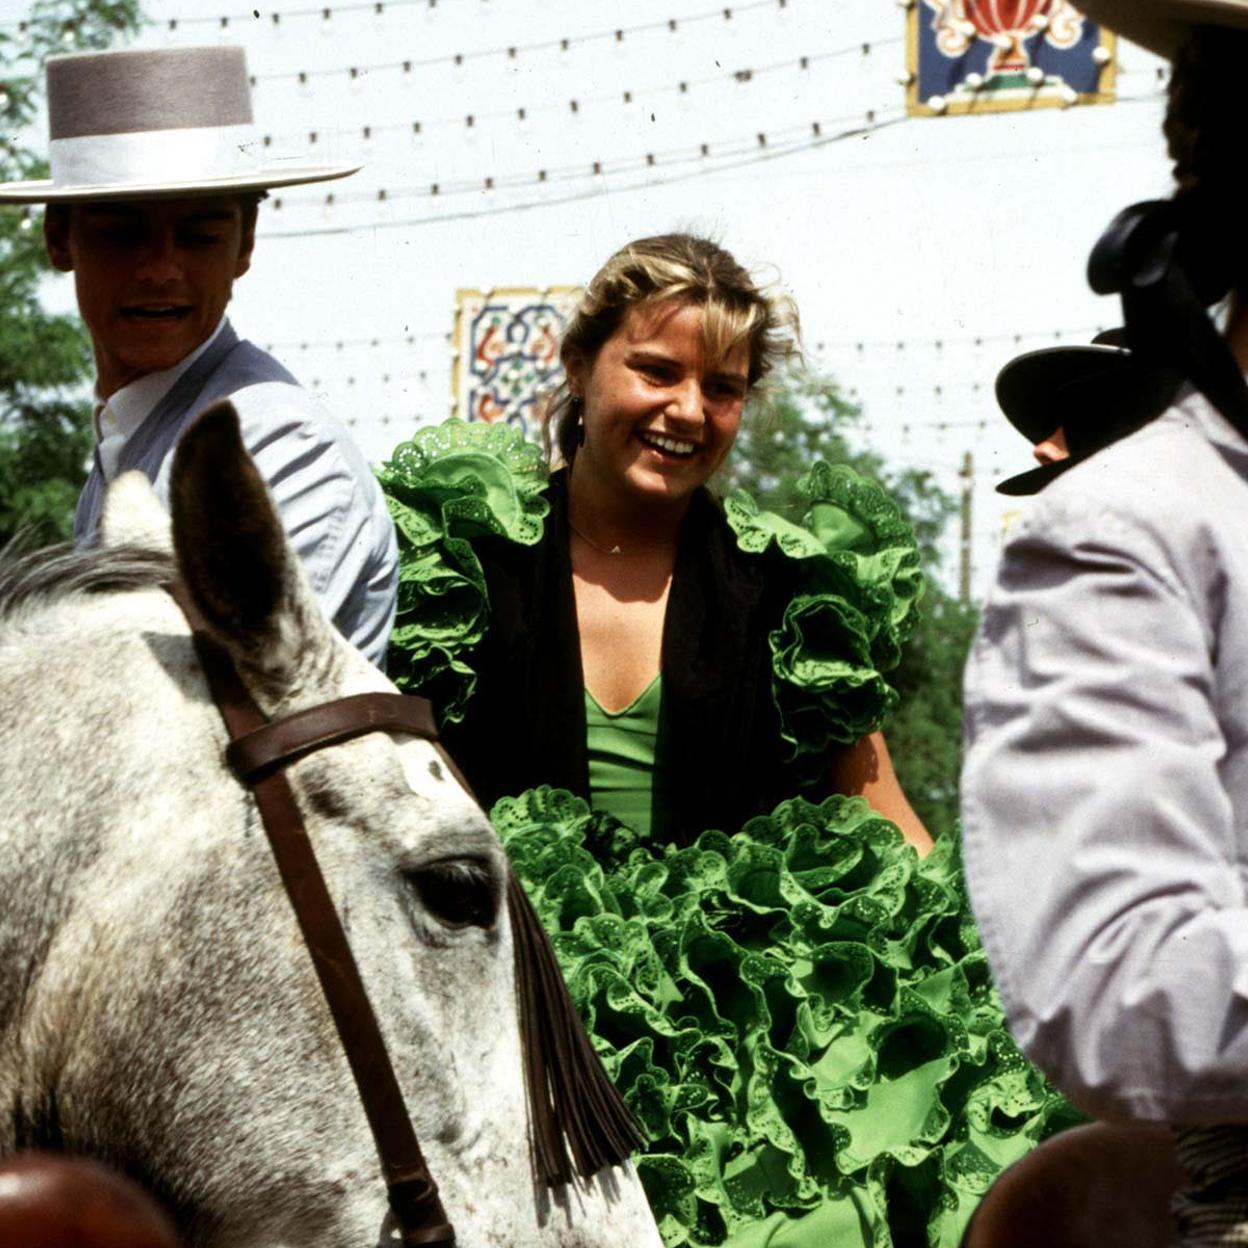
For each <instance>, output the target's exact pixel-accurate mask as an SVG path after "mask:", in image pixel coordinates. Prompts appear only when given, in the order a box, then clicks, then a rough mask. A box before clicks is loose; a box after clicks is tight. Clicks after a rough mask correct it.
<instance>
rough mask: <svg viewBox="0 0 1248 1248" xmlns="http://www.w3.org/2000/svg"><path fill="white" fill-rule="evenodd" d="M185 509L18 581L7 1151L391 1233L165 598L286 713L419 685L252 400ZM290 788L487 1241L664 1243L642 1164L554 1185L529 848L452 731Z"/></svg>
mask: <svg viewBox="0 0 1248 1248" xmlns="http://www.w3.org/2000/svg"><path fill="white" fill-rule="evenodd" d="M171 494H172V498H173V500H174V502H173V517H172V518H173V524H172V552H171V551H170V548H169V545H168V539H167V537H165V536H164V535H163V534H162V531H161V524H160V521H159V517H158V514H157V513H154V512H153V510H152V508H153V506H154V502H153V500H152V498H151V497H150V494H149V492H148V491H146V490H145V488H144V487H143V485H142V484H141V483H138V482H136V481H135V480H134V479H133V478H123V479H122V480H121V481H119V482H118V483H117V485H116V486H115V487H114V490H113V492H112V494H111V495H110V498H109V501H108V506H107V508H106V514H105V522H104V531H103V539H102V540H103V547H102V549H101V550H99V551H98V552H92V553H89V554H82V553H79V554H72V553H66V552H62V553H60V554H58V555H55V556H52V557H50V558H31V557H27V558H26V559H23V560H20V561H18V562H17V563H16V564H14V565H13V566H12V568H11V569H10V570H9V571H8V573H7V574H5V573H3V572H0V792H3V793H4V795H5V798H4V813H3V814H0V890H2V891H3V895H4V896H5V897H6V898H17V899H18V904H16V905H12V906H8V905H7V904H6V907H5V908H3V913H0V1152H4V1151H9V1150H11V1149H13V1148H15V1147H18V1148H20V1147H23V1146H43V1147H48V1146H53V1147H65V1148H69V1149H71V1150H73V1151H80V1152H86V1153H90V1154H93V1155H95V1156H98V1157H100V1158H101V1159H103V1160H106V1161H110V1162H112V1163H114V1164H116V1165H119V1166H120V1167H121V1168H123V1169H125V1170H127V1171H129V1172H130V1173H131V1174H132V1175H134V1176H135V1177H138V1178H139V1179H141V1180H142V1181H144V1182H146V1183H147V1184H148V1185H149V1186H150V1187H151V1188H153V1189H154V1190H155V1191H156V1193H157V1194H158V1195H160V1196H161V1197H163V1198H164V1199H165V1200H166V1201H167V1202H168V1203H169V1205H170V1206H171V1208H172V1209H173V1210H174V1212H175V1214H176V1216H177V1219H178V1221H179V1223H180V1225H181V1227H182V1229H183V1232H184V1234H185V1235H186V1237H187V1240H188V1242H189V1243H190V1244H193V1245H213V1246H214V1248H226V1246H229V1248H234V1246H236V1245H237V1246H238V1248H242V1246H243V1245H246V1246H247V1248H253V1246H255V1248H260V1246H265V1245H273V1246H274V1248H276V1246H277V1245H286V1244H295V1243H298V1244H300V1245H301V1248H321V1246H323V1248H331V1246H332V1248H370V1246H371V1245H374V1244H376V1243H377V1242H378V1239H379V1236H380V1237H382V1239H383V1240H384V1238H385V1234H384V1233H383V1223H385V1222H386V1219H387V1215H386V1199H385V1191H384V1184H383V1183H382V1181H381V1177H380V1172H379V1167H378V1162H377V1154H376V1151H375V1148H374V1144H373V1140H372V1137H371V1135H370V1133H369V1129H368V1126H367V1124H366V1121H365V1118H364V1114H363V1111H362V1109H361V1107H360V1103H359V1100H358V1098H357V1096H356V1092H355V1088H354V1085H353V1082H352V1079H351V1075H350V1072H349V1069H348V1066H347V1062H346V1060H345V1058H344V1055H343V1052H342V1049H341V1047H340V1045H339V1042H338V1039H337V1036H336V1033H335V1031H334V1027H333V1024H332V1022H331V1019H330V1016H329V1013H328V1010H327V1008H326V1006H325V1003H324V1001H323V999H322V997H321V994H320V991H319V988H318V985H317V982H316V979H315V976H314V974H313V971H312V967H311V963H310V960H309V957H308V954H307V951H306V950H305V948H304V946H303V942H302V940H301V938H300V935H299V932H298V929H297V926H296V922H295V919H294V916H293V912H292V909H291V906H290V904H289V902H288V901H287V898H286V896H285V893H284V892H283V889H282V886H281V883H280V880H279V877H278V872H277V869H276V866H275V864H274V861H273V858H272V855H271V854H270V852H269V847H268V844H267V841H266V838H265V836H264V834H263V832H262V831H261V829H260V827H259V824H258V820H257V816H256V810H255V806H254V804H253V801H252V799H251V797H250V796H249V794H248V793H247V792H246V791H245V790H244V789H243V788H242V787H240V785H239V784H238V782H237V781H236V780H235V779H234V778H233V776H232V775H231V774H230V772H229V771H228V769H227V767H226V765H225V762H224V747H225V734H224V729H223V726H222V723H221V720H220V716H219V714H218V712H217V710H216V708H215V706H214V705H213V703H212V700H211V698H210V696H209V693H208V690H207V687H206V685H205V682H204V678H203V675H202V672H201V671H200V668H199V665H198V662H197V660H196V657H195V653H194V650H193V647H192V645H191V642H190V637H189V635H188V627H187V625H186V623H185V620H184V619H183V618H182V616H181V614H180V612H179V611H178V609H177V607H175V606H174V604H173V602H172V600H171V599H170V598H169V597H168V595H167V594H166V593H164V592H163V590H162V589H161V585H162V584H163V583H164V582H166V581H168V580H169V579H171V577H173V576H177V577H178V578H179V579H180V580H181V581H182V583H183V585H184V586H185V588H186V590H187V592H188V594H189V596H190V597H191V598H192V600H193V601H194V603H195V604H196V605H197V607H198V609H199V611H200V613H201V614H202V615H203V617H204V619H205V621H206V622H207V625H208V628H209V630H210V632H211V633H212V634H213V635H214V636H215V638H216V639H217V641H218V642H219V643H220V644H221V645H223V646H224V647H225V649H226V650H227V651H228V652H229V654H230V656H231V657H232V659H233V661H234V664H235V666H236V667H237V669H238V671H239V673H240V674H241V676H242V678H243V680H244V683H245V684H246V685H247V686H248V688H249V689H250V691H251V693H252V695H253V697H254V698H255V699H256V701H257V702H258V703H259V705H260V707H261V708H262V710H263V711H264V712H265V713H266V714H268V715H270V716H277V715H286V714H290V713H293V712H297V711H300V710H302V709H305V708H309V707H312V706H316V705H319V704H321V703H324V702H327V701H331V700H333V699H336V698H341V697H343V696H347V695H351V694H356V693H365V692H369V691H383V690H390V689H392V686H391V685H390V684H389V682H387V681H386V679H385V677H384V676H382V675H381V674H380V673H379V672H378V671H377V670H376V669H375V668H373V667H372V666H371V664H369V663H368V662H367V660H365V659H364V658H363V657H362V656H361V655H359V654H358V652H356V651H355V650H354V649H353V648H352V647H351V646H350V645H349V644H348V643H347V642H346V641H344V640H343V638H342V637H341V636H339V635H338V634H337V633H336V632H335V630H334V629H333V628H332V626H331V625H330V624H329V623H328V622H327V620H326V618H325V616H324V614H323V613H322V611H321V610H320V608H319V606H318V604H317V602H316V599H315V597H314V595H313V593H312V590H311V588H310V587H309V585H308V582H307V579H306V577H305V575H304V572H303V570H302V568H301V566H300V565H299V563H298V560H297V559H296V558H295V556H294V555H293V554H292V553H291V551H290V548H289V546H288V544H287V542H286V539H285V536H284V534H283V531H282V528H281V525H280V523H279V522H278V519H277V517H276V515H275V513H274V510H273V507H272V504H271V502H270V500H269V497H268V494H267V491H266V490H265V487H264V485H263V482H262V481H261V479H260V477H259V475H258V474H257V472H256V470H255V468H254V465H252V463H251V461H250V460H249V459H248V458H247V456H246V454H245V452H244V449H243V446H242V443H241V440H240V438H239V434H238V426H237V420H236V418H235V416H234V414H233V412H232V410H231V409H229V408H228V407H223V408H219V409H214V410H213V411H211V412H210V413H208V414H206V415H205V417H203V418H201V419H200V421H198V422H197V423H196V425H195V426H194V427H193V428H192V429H191V430H189V431H188V432H187V434H186V435H185V436H184V438H183V440H182V443H181V444H180V447H179V452H178V456H177V461H176V464H175V468H174V474H173V481H172V491H171ZM162 547H163V550H162ZM287 774H288V776H289V780H290V783H291V787H292V789H293V790H294V793H295V796H296V799H297V802H298V805H299V807H300V809H301V812H302V814H303V817H304V822H305V824H306V827H307V829H308V834H309V837H310V839H311V840H312V842H313V844H314V846H315V848H316V852H317V855H318V857H319V858H320V861H321V866H322V869H323V870H324V873H325V876H326V879H327V881H328V884H329V888H330V892H331V893H332V895H333V898H334V901H335V903H336V906H337V909H338V911H339V914H340V915H341V917H342V920H343V924H344V926H345V928H346V931H347V934H348V937H349V939H350V942H351V945H352V948H353V950H354V953H355V957H356V960H357V962H358V964H359V967H360V971H361V973H362V976H363V979H364V982H365V984H366V986H367V989H368V993H369V996H370V998H371V1000H372V1004H373V1007H374V1010H375V1012H376V1014H377V1016H378V1018H379V1020H380V1023H381V1028H382V1032H383V1034H384V1037H385V1040H386V1044H387V1047H388V1048H389V1051H390V1056H391V1060H392V1062H393V1065H394V1067H395V1070H396V1073H397V1075H398V1079H399V1083H400V1085H401V1087H402V1091H403V1094H404V1097H405V1099H406V1101H407V1103H408V1106H409V1108H410V1110H411V1116H412V1120H413V1122H414V1125H415V1127H416V1130H417V1133H418V1135H419V1137H420V1141H421V1145H422V1147H423V1149H424V1152H425V1155H426V1157H427V1159H428V1162H429V1167H430V1170H431V1172H432V1173H433V1175H434V1177H435V1178H436V1180H437V1182H438V1184H439V1186H440V1187H441V1190H442V1197H443V1202H444V1204H445V1206H446V1209H447V1212H448V1214H449V1215H450V1218H451V1220H452V1222H453V1223H454V1225H455V1227H456V1230H457V1232H458V1235H459V1243H460V1245H461V1246H462V1248H476V1246H478V1245H481V1246H484V1245H518V1244H535V1245H555V1244H564V1245H570V1246H571V1245H578V1246H579V1245H585V1246H589V1245H599V1244H602V1245H605V1244H608V1243H610V1244H629V1245H633V1244H657V1243H658V1239H657V1236H656V1233H655V1231H654V1228H653V1222H652V1220H651V1219H650V1217H649V1214H648V1211H647V1210H646V1207H645V1203H644V1198H643V1197H642V1195H641V1193H640V1189H639V1188H638V1186H637V1184H636V1182H635V1179H634V1178H633V1176H632V1173H631V1171H630V1170H621V1171H618V1172H615V1173H614V1174H613V1175H608V1176H604V1177H601V1178H600V1179H599V1180H597V1181H595V1182H593V1183H590V1184H587V1185H585V1186H584V1187H578V1188H577V1189H575V1190H574V1191H573V1190H568V1191H566V1192H563V1193H559V1194H558V1195H559V1199H556V1200H555V1201H554V1202H553V1203H552V1202H550V1201H548V1200H547V1199H546V1197H545V1194H544V1193H543V1192H541V1191H539V1190H538V1188H537V1186H536V1185H535V1183H534V1179H533V1171H532V1166H531V1164H530V1158H529V1142H528V1132H527V1116H526V1105H525V1092H524V1082H523V1078H522V1073H521V1053H520V1044H519V1038H518V1030H517V1023H516V999H515V988H514V983H513V973H512V944H511V929H510V925H509V921H508V914H507V907H506V904H505V880H506V871H505V862H504V859H503V856H502V852H501V850H500V848H499V845H498V842H497V840H496V839H495V837H494V834H493V832H492V830H491V829H490V826H489V824H488V822H487V821H486V819H485V818H484V816H483V815H482V814H481V812H480V810H479V809H478V808H477V806H476V805H475V804H474V803H473V802H472V801H471V799H470V798H469V797H468V796H467V795H466V794H465V793H464V791H463V790H462V788H461V787H460V786H459V784H458V783H457V782H456V780H455V778H454V776H453V774H452V773H451V771H450V770H449V768H448V767H447V766H446V765H445V763H444V761H443V760H442V758H441V757H440V756H439V754H438V752H437V750H436V749H435V747H434V746H432V745H430V744H429V743H428V742H426V741H423V740H418V739H416V738H413V737H402V736H398V735H391V734H386V733H380V732H377V733H370V734H368V735H366V736H361V737H359V738H357V739H355V740H352V741H350V742H347V743H343V744H339V745H336V746H333V747H332V748H328V749H325V750H323V751H319V752H317V753H314V754H311V755H309V756H307V757H305V758H302V759H300V760H299V761H298V762H295V763H293V764H292V765H291V766H290V767H289V768H288V769H287ZM10 1123H11V1124H12V1126H11V1128H10V1125H9V1124H10ZM565 1197H566V1198H565Z"/></svg>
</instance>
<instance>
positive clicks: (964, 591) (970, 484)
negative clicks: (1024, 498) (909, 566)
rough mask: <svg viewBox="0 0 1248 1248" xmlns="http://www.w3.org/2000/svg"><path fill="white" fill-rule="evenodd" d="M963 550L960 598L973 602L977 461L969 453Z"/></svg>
mask: <svg viewBox="0 0 1248 1248" xmlns="http://www.w3.org/2000/svg"><path fill="white" fill-rule="evenodd" d="M961 477H962V549H961V558H960V560H959V577H958V597H959V598H960V599H961V600H962V602H963V603H969V602H970V601H971V502H972V499H973V497H974V493H975V461H974V459H973V458H972V456H971V452H970V451H967V452H966V455H965V456H964V457H963V459H962V472H961Z"/></svg>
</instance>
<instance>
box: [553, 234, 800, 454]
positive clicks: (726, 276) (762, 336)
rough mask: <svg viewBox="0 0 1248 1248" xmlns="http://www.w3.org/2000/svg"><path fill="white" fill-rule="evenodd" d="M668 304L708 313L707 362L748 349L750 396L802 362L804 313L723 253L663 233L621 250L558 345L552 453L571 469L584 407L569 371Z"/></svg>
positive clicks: (704, 243)
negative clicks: (641, 313) (559, 376)
mask: <svg viewBox="0 0 1248 1248" xmlns="http://www.w3.org/2000/svg"><path fill="white" fill-rule="evenodd" d="M665 303H686V304H694V305H696V306H697V307H700V308H701V309H702V310H703V316H702V334H703V341H704V346H705V350H706V353H707V357H708V358H709V359H711V360H716V361H718V360H722V359H724V358H725V357H726V356H728V355H729V354H731V353H732V352H733V351H734V350H735V349H736V348H737V347H739V346H741V345H742V344H745V345H746V346H748V348H749V367H748V373H747V377H748V382H749V392H748V394H749V397H750V398H751V399H757V398H759V397H760V396H761V395H762V393H763V386H762V384H761V383H762V382H763V380H764V378H766V377H767V375H768V374H769V373H770V372H771V371H772V369H774V368H775V367H776V365H777V364H779V363H782V362H786V361H789V360H792V359H795V358H797V357H799V356H800V354H801V348H800V330H799V322H798V315H797V306H796V304H794V302H793V300H792V299H791V298H790V297H789V296H788V295H785V294H779V293H772V292H769V291H766V290H764V289H762V288H761V287H760V286H759V285H758V283H757V282H756V281H755V280H754V279H753V278H752V277H751V276H750V274H749V272H747V270H746V269H745V268H744V267H743V266H742V265H740V264H738V263H737V261H736V260H735V259H734V258H733V257H732V256H731V255H730V254H729V253H728V252H727V251H725V250H724V249H723V248H722V247H720V246H718V245H717V244H716V243H713V242H711V241H710V240H709V239H705V238H698V237H697V236H696V235H693V234H660V235H657V236H655V237H654V238H639V239H637V240H636V241H634V242H631V243H629V244H628V245H627V246H626V247H622V248H621V249H620V250H619V251H617V252H616V253H615V255H613V256H612V257H611V259H610V260H608V261H607V262H606V264H604V265H603V266H602V268H601V269H599V270H598V272H597V273H596V274H595V275H594V277H593V279H592V280H591V281H590V283H589V285H588V286H586V288H585V291H584V294H582V296H581V300H580V303H579V304H578V305H577V309H576V311H575V312H574V313H573V315H572V319H571V320H570V321H569V322H568V327H567V329H566V330H565V331H564V334H563V340H562V342H561V343H560V346H559V358H560V360H561V361H562V362H563V367H564V372H565V377H564V380H563V381H562V382H561V383H560V384H559V386H558V387H557V388H556V389H555V390H554V392H553V393H552V394H551V395H550V397H549V398H548V399H547V402H546V407H545V411H544V413H543V416H542V423H543V427H544V440H545V443H546V450H547V454H548V455H549V454H550V453H551V449H552V446H553V447H555V448H557V449H558V452H559V455H560V457H561V458H562V459H563V462H564V463H569V464H570V463H571V462H572V458H573V456H574V455H575V454H576V447H577V441H578V433H579V431H578V426H579V423H580V413H579V402H578V401H577V400H576V399H575V398H574V397H573V395H572V392H571V390H570V389H569V386H568V380H567V377H566V373H567V372H568V369H569V366H570V365H572V364H574V363H580V364H582V365H586V366H592V364H593V362H594V360H595V359H596V358H597V355H598V352H599V351H600V350H601V349H602V345H603V343H605V342H606V341H607V339H608V338H610V337H611V335H612V334H614V333H615V331H616V330H617V329H619V327H620V325H621V324H622V323H623V321H624V318H625V317H626V316H627V315H628V313H629V312H631V311H632V310H633V309H634V308H657V307H658V306H660V305H661V304H665Z"/></svg>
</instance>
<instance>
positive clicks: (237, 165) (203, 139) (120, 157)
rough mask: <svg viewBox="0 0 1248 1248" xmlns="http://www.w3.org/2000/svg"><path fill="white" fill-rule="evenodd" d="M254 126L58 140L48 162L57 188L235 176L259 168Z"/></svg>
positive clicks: (176, 181)
mask: <svg viewBox="0 0 1248 1248" xmlns="http://www.w3.org/2000/svg"><path fill="white" fill-rule="evenodd" d="M256 142H257V140H256V134H255V128H254V127H253V126H245V125H239V126H213V127H199V126H196V127H194V128H192V129H185V130H146V131H141V132H138V133H130V134H93V135H83V136H80V137H76V138H70V139H53V140H52V141H51V143H50V144H49V145H48V146H49V151H48V158H49V161H50V163H51V166H52V181H53V184H54V185H55V186H64V187H83V186H111V187H117V186H122V185H125V184H126V183H133V184H134V185H136V186H142V185H144V184H146V183H150V182H151V181H152V180H153V176H154V175H155V176H158V177H159V179H160V181H161V182H164V183H169V184H172V185H176V184H177V183H179V182H186V183H191V182H203V181H210V180H212V179H213V178H222V179H227V178H235V179H237V178H238V177H239V176H240V175H241V174H244V173H245V172H247V171H248V170H249V169H255V168H258V167H259V162H258V161H257V160H256V159H255V156H254V154H253V153H254V148H255V144H256Z"/></svg>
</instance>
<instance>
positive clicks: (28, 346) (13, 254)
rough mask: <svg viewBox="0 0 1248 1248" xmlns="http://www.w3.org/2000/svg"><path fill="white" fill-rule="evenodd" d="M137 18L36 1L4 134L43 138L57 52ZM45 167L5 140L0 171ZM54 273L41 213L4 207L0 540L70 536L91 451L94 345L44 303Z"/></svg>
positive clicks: (104, 0)
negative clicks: (49, 61)
mask: <svg viewBox="0 0 1248 1248" xmlns="http://www.w3.org/2000/svg"><path fill="white" fill-rule="evenodd" d="M138 21H139V7H138V0H36V3H34V4H33V5H32V6H31V8H30V10H29V13H28V15H27V16H26V18H25V20H23V21H21V22H20V23H16V24H11V25H8V26H5V27H3V28H0V122H2V123H3V127H4V130H3V132H4V133H5V134H7V135H10V136H12V135H23V136H32V137H31V140H30V141H36V140H35V139H34V138H33V134H34V132H33V129H32V127H33V126H34V123H35V121H36V119H37V116H38V113H39V103H40V99H41V96H42V92H43V63H44V60H45V59H46V58H47V57H48V56H49V55H50V54H52V53H54V52H80V51H87V50H90V49H93V48H103V47H107V46H108V45H109V43H111V42H112V40H113V39H114V37H115V36H116V35H118V34H119V33H122V32H125V31H130V30H133V29H135V27H136V26H137V25H138ZM40 146H42V143H40ZM47 176H48V171H47V164H46V162H45V161H44V159H43V157H42V155H41V153H39V152H37V151H35V150H32V149H31V148H30V147H26V146H22V145H21V144H20V143H19V142H16V141H14V140H13V139H12V138H9V139H0V181H5V182H9V181H22V180H26V179H32V178H45V177H47ZM47 272H48V262H47V258H46V257H45V255H44V251H43V239H42V234H41V231H40V229H39V217H38V213H37V211H34V212H31V211H26V210H23V209H21V208H0V544H3V543H4V542H6V541H7V540H8V539H9V538H11V537H12V536H13V535H14V534H15V533H17V532H18V531H19V530H23V529H24V530H27V531H28V533H29V534H30V536H31V538H32V539H33V540H34V541H55V540H57V539H59V538H64V537H67V536H68V535H69V532H70V528H71V525H72V522H73V508H74V502H75V500H76V498H77V496H78V491H79V489H80V488H81V486H82V482H83V480H84V479H85V476H86V470H85V464H86V462H87V456H88V455H89V453H90V449H91V442H92V437H91V429H90V404H89V402H87V401H86V392H85V383H86V382H87V380H88V379H89V378H90V376H91V349H90V344H89V343H88V341H87V338H86V336H85V334H84V333H83V330H82V327H81V325H80V324H79V322H78V318H77V317H74V316H55V315H52V314H50V313H49V312H47V311H45V310H44V308H43V307H42V305H41V303H40V298H39V295H40V289H39V288H40V283H41V281H42V280H43V277H44V275H45V274H46V273H47Z"/></svg>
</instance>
